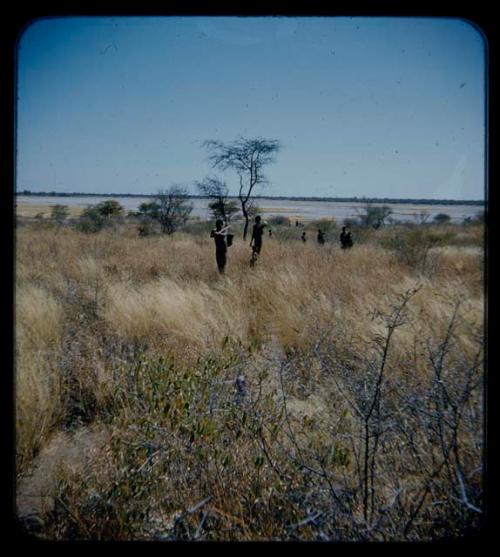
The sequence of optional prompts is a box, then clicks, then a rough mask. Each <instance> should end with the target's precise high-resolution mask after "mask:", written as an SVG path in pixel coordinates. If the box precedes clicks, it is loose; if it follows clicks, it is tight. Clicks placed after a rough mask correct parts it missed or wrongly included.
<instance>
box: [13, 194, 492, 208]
mask: <svg viewBox="0 0 500 557" xmlns="http://www.w3.org/2000/svg"><path fill="white" fill-rule="evenodd" d="M17 195H32V196H39V197H151V198H154V197H156V195H155V194H144V193H82V192H72V193H65V192H56V191H37V192H32V191H30V190H22V191H19V192H17ZM188 197H189V198H192V199H207V197H206V196H204V195H189V196H188ZM229 197H230V198H231V199H237V197H236V196H229ZM256 198H257V199H273V200H277V201H279V200H288V201H333V202H337V203H390V204H398V203H399V204H405V205H409V204H411V205H479V206H483V205H484V201H481V200H477V199H412V198H390V197H356V196H354V197H306V196H301V197H291V196H281V195H277V196H270V195H259V196H256Z"/></svg>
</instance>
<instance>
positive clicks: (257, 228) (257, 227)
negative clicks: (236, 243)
mask: <svg viewBox="0 0 500 557" xmlns="http://www.w3.org/2000/svg"><path fill="white" fill-rule="evenodd" d="M265 226H266V224H265V223H261V218H260V215H257V216H256V217H255V224H254V225H253V229H252V239H251V240H250V247H251V248H252V261H251V263H252V265H253V264H254V263H255V261H256V260H257V257H258V256H259V255H260V250H261V249H262V236H263V234H264V227H265Z"/></svg>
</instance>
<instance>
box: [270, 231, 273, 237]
mask: <svg viewBox="0 0 500 557" xmlns="http://www.w3.org/2000/svg"><path fill="white" fill-rule="evenodd" d="M272 235H273V231H272V230H271V229H269V238H271V236H272Z"/></svg>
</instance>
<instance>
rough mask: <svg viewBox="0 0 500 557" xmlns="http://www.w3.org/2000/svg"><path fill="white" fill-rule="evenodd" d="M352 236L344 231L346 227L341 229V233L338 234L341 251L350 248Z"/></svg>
mask: <svg viewBox="0 0 500 557" xmlns="http://www.w3.org/2000/svg"><path fill="white" fill-rule="evenodd" d="M352 244H353V242H352V234H351V232H350V231H349V232H347V231H346V227H345V226H343V227H342V232H341V234H340V247H341V248H342V249H348V248H351V247H352Z"/></svg>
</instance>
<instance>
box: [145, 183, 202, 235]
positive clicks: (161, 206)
mask: <svg viewBox="0 0 500 557" xmlns="http://www.w3.org/2000/svg"><path fill="white" fill-rule="evenodd" d="M155 204H156V206H155V207H154V213H155V218H156V220H158V222H159V223H160V225H161V231H162V232H163V233H164V234H172V233H173V232H175V231H176V230H177V229H178V228H179V227H180V226H182V225H183V224H185V222H186V221H187V219H188V218H189V215H190V214H191V211H192V210H193V205H192V204H191V203H189V201H188V191H187V189H186V188H185V187H183V186H178V185H172V186H170V187H169V188H167V189H161V190H159V191H158V193H157V194H156V198H155Z"/></svg>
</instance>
